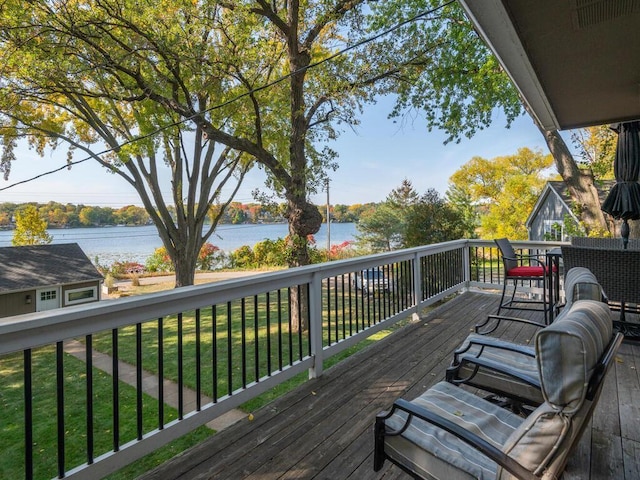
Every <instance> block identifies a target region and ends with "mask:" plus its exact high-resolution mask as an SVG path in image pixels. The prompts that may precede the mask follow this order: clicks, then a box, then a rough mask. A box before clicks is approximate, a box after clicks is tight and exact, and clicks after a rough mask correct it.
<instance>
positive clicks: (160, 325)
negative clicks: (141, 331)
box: [158, 317, 164, 430]
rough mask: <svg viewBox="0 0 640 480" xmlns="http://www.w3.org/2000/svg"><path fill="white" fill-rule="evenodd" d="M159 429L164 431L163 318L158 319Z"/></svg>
mask: <svg viewBox="0 0 640 480" xmlns="http://www.w3.org/2000/svg"><path fill="white" fill-rule="evenodd" d="M158 429H159V430H162V429H164V332H163V321H162V317H160V318H158Z"/></svg>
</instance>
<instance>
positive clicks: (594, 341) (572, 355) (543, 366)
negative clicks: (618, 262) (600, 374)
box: [535, 300, 613, 414]
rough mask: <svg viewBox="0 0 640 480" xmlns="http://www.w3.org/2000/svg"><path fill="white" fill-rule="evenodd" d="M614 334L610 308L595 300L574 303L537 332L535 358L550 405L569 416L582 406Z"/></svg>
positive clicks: (543, 389)
mask: <svg viewBox="0 0 640 480" xmlns="http://www.w3.org/2000/svg"><path fill="white" fill-rule="evenodd" d="M612 333H613V326H612V322H611V312H610V311H609V307H608V306H607V305H606V304H604V303H601V302H597V301H593V300H578V301H576V302H574V303H573V305H572V306H571V308H570V309H569V311H568V312H567V314H566V315H563V316H562V318H558V319H557V320H556V321H555V322H554V323H552V324H551V325H549V326H548V327H546V328H543V329H542V330H540V331H539V332H538V334H537V335H536V339H535V346H536V359H537V360H538V372H539V375H540V384H541V387H542V395H543V396H544V398H545V400H546V401H547V402H549V403H550V404H551V405H553V406H555V407H556V408H559V409H562V410H563V411H564V413H566V414H568V413H573V412H575V411H576V410H577V409H578V408H579V407H580V405H581V404H582V402H583V400H584V397H585V395H586V391H587V383H588V382H589V378H590V377H591V374H592V372H593V368H594V367H595V365H596V362H597V361H598V359H599V358H600V356H601V355H602V353H603V352H604V350H605V348H606V347H607V345H608V343H609V341H610V340H611V336H612Z"/></svg>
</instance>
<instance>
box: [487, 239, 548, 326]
mask: <svg viewBox="0 0 640 480" xmlns="http://www.w3.org/2000/svg"><path fill="white" fill-rule="evenodd" d="M495 242H496V245H497V246H498V249H499V250H500V253H501V255H502V264H503V266H504V284H503V286H502V297H501V298H500V305H499V306H498V312H497V314H498V315H500V312H501V311H502V310H529V311H537V312H540V311H541V312H543V313H544V322H545V324H548V323H549V313H550V311H549V310H550V306H549V304H548V301H547V281H548V279H547V275H549V272H548V271H547V265H546V264H545V262H543V261H542V260H540V258H539V256H538V255H522V254H517V253H515V251H514V249H513V247H512V246H511V242H509V240H507V239H506V238H500V239H496V240H495ZM525 262H528V263H529V265H524V263H525ZM518 266H539V267H541V269H542V275H529V276H527V275H509V271H511V270H512V269H514V268H516V267H518ZM509 280H513V292H512V293H511V298H510V299H509V300H507V301H505V296H506V293H507V286H508V283H509V282H508V281H509ZM521 281H525V282H526V281H535V282H542V300H527V299H522V298H516V292H517V290H518V282H521ZM528 305H542V308H535V307H532V306H528Z"/></svg>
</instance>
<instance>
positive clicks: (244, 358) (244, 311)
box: [240, 297, 247, 388]
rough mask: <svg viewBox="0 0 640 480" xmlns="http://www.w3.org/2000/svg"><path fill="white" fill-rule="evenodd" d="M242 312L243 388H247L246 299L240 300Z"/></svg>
mask: <svg viewBox="0 0 640 480" xmlns="http://www.w3.org/2000/svg"><path fill="white" fill-rule="evenodd" d="M240 310H241V311H240V322H241V324H242V327H241V329H242V331H241V332H240V335H242V345H241V348H242V388H247V310H246V301H245V298H244V297H242V299H240Z"/></svg>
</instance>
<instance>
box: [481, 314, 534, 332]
mask: <svg viewBox="0 0 640 480" xmlns="http://www.w3.org/2000/svg"><path fill="white" fill-rule="evenodd" d="M503 320H504V321H506V322H516V323H525V324H527V325H532V326H534V327H539V328H544V327H546V326H547V325H545V324H544V323H539V322H534V321H533V320H528V319H526V318H519V317H505V316H502V315H489V316H487V319H486V320H485V321H483V322H481V323H478V324H476V326H475V333H477V334H480V335H487V334H489V333H492V332H495V331H496V329H497V328H498V327H499V326H500V322H502V321H503ZM491 321H495V325H494V326H493V327H487V328H489V329H488V330H485V331H480V329H481V328H483V327H486V326H487V325H488V324H489V323H490V322H491Z"/></svg>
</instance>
